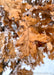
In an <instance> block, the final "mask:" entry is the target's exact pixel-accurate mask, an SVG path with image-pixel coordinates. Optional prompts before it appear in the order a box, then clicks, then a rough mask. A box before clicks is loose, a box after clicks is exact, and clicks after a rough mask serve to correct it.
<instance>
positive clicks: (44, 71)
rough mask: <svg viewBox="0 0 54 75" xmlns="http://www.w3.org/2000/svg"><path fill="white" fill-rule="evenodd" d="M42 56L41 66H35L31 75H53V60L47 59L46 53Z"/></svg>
mask: <svg viewBox="0 0 54 75" xmlns="http://www.w3.org/2000/svg"><path fill="white" fill-rule="evenodd" d="M44 55H45V56H46V57H45V58H44V59H43V60H44V64H41V65H40V66H39V65H37V66H36V67H35V69H34V70H33V75H37V74H38V75H54V60H50V59H48V56H47V54H46V53H44Z"/></svg>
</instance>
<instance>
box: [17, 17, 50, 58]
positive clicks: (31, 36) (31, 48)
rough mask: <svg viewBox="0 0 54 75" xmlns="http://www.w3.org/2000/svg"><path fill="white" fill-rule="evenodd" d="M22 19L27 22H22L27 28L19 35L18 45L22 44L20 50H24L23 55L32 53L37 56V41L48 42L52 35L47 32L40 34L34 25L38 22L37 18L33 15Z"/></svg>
mask: <svg viewBox="0 0 54 75" xmlns="http://www.w3.org/2000/svg"><path fill="white" fill-rule="evenodd" d="M22 20H24V21H23V22H25V23H22V24H23V26H24V27H25V29H24V30H23V31H22V33H21V35H19V40H18V41H17V44H16V45H17V46H20V48H19V50H20V51H21V52H22V56H23V57H25V56H29V55H30V54H31V56H32V57H34V58H36V54H37V48H36V43H35V41H40V42H44V43H47V42H48V41H50V37H48V36H47V35H46V34H39V33H38V32H37V31H36V30H35V27H33V26H34V25H35V23H36V19H34V18H31V16H28V17H27V16H25V17H23V19H22ZM31 20H32V21H31ZM18 34H19V32H18Z"/></svg>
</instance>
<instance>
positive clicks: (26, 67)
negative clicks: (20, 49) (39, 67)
mask: <svg viewBox="0 0 54 75" xmlns="http://www.w3.org/2000/svg"><path fill="white" fill-rule="evenodd" d="M24 68H25V69H26V70H31V67H30V65H27V64H25V63H24V62H22V64H21V69H24Z"/></svg>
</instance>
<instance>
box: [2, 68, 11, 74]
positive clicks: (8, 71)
mask: <svg viewBox="0 0 54 75" xmlns="http://www.w3.org/2000/svg"><path fill="white" fill-rule="evenodd" d="M11 71H12V69H10V67H6V68H5V70H4V71H3V73H2V75H9V74H10V72H11Z"/></svg>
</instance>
